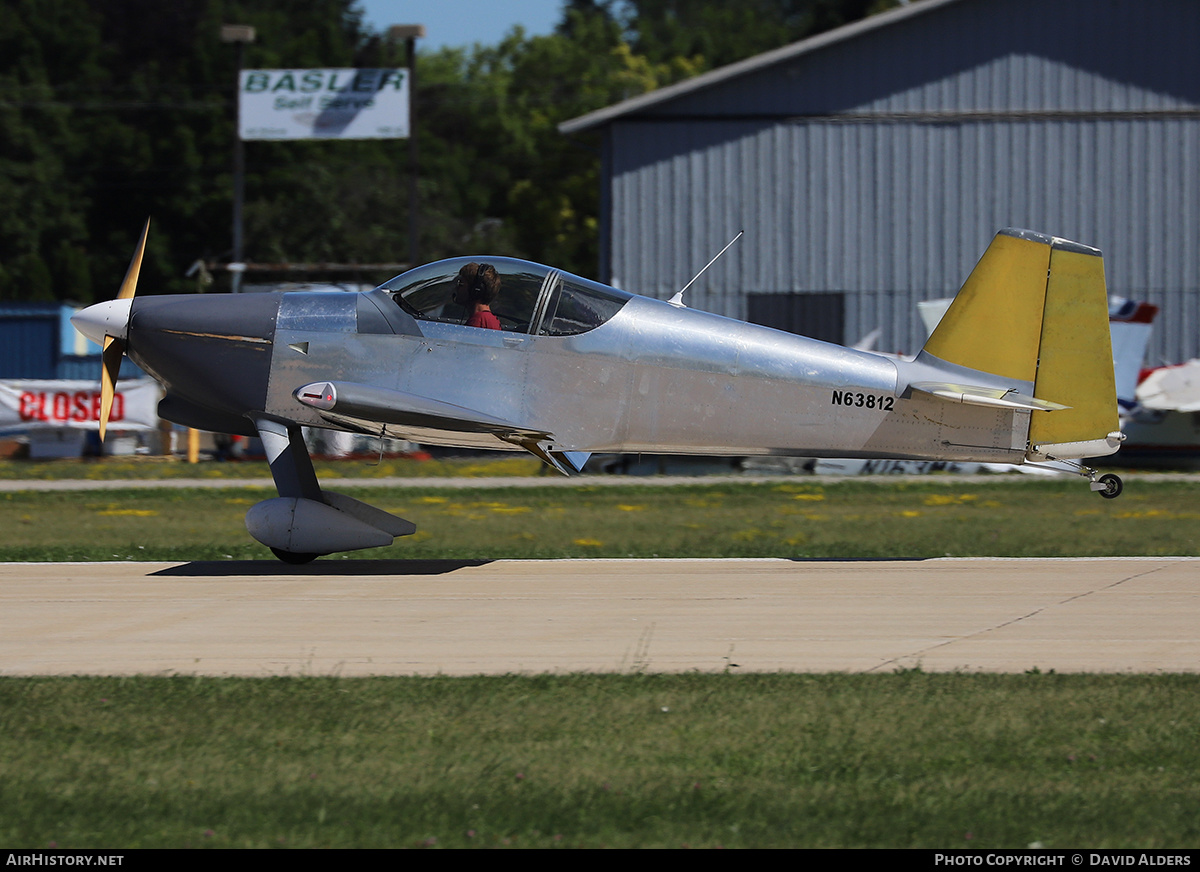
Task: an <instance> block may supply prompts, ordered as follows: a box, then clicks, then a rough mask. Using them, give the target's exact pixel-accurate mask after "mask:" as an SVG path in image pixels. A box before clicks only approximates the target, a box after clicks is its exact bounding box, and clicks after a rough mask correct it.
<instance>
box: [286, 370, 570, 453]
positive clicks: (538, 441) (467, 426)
mask: <svg viewBox="0 0 1200 872" xmlns="http://www.w3.org/2000/svg"><path fill="white" fill-rule="evenodd" d="M293 396H295V398H296V399H297V400H299V401H300V402H301V403H303V404H304V405H306V406H310V407H312V408H314V409H316V410H317V411H318V412H320V413H321V417H323V418H324V419H325V420H327V421H329V422H330V423H331V424H338V425H351V426H352V427H354V428H355V429H358V430H361V431H363V432H368V433H369V432H373V431H374V430H375V429H377V428H378V426H379V425H387V424H392V425H396V426H400V427H417V428H424V429H431V430H446V431H450V432H453V433H490V434H492V435H493V436H495V437H496V438H497V439H500V440H501V441H503V442H508V443H510V444H512V445H518V446H520V447H521V448H524V449H525V450H526V451H528V452H529V453H530V454H532V455H533V456H534V457H537V458H538V459H539V460H541V461H543V462H544V463H546V464H548V465H549V466H551V467H553V468H554V469H556V470H558V471H559V472H561V473H562V474H563V475H570V474H571V473H573V472H580V471H582V469H583V465H584V464H585V463H586V462H587V459H588V457H590V456H591V455H590V454H589V453H587V452H582V451H566V450H564V449H563V448H561V447H560V446H559V445H558V444H557V442H556V440H555V438H554V435H553V434H552V433H547V432H546V431H544V430H536V429H531V428H529V427H524V426H522V425H520V424H516V423H514V422H512V421H507V420H505V419H503V418H497V417H496V416H494V415H489V414H486V413H484V412H480V411H477V410H475V409H468V408H466V407H465V406H458V405H455V404H453V403H445V402H442V401H441V400H434V399H431V398H429V397H422V396H420V395H418V394H410V393H408V392H406V391H394V390H389V389H387V388H380V387H374V386H372V385H364V384H355V383H353V382H313V383H312V384H307V385H304V386H303V387H301V388H297V389H296V391H295V392H294V393H293Z"/></svg>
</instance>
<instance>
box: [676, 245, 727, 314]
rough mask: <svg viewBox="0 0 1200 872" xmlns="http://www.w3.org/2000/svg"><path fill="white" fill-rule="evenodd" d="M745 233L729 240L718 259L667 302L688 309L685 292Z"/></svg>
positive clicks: (711, 262) (715, 258)
mask: <svg viewBox="0 0 1200 872" xmlns="http://www.w3.org/2000/svg"><path fill="white" fill-rule="evenodd" d="M745 232H746V231H745V230H739V231H738V233H737V236H735V237H733V239H731V240H729V242H727V243H726V244H725V247H724V248H722V249H721V250H720V251H718V252H717V257H714V258H713V259H712V260H710V261H709V262H708V263H706V264H705V265H704V269H702V270H700V272H698V273H696V275H694V276H693V277H692V280H691V281H690V282H688V283H687V284H686V285H684V286H683V287H682V288H680V289H679V293H678V294H676V295H675V296H673V297H672V298H671V299H669V300H667V302H668V303H670V304H671V305H672V306H675V307H676V308H678V309H686V308H687V307H686V306H684V305H683V292H684V291H686V290H687V289H688V288H690V287H691V286H692V285H694V284H695V283H696V279H698V278H700V276H702V275H704V270H706V269H708V268H709V267H710V266H712V265H713V264H714V263H716V262H717V258H719V257H720V256H721V255H723V254H724V253H725V252H727V251H729V247H730V246H731V245H733V244H734V243H735V242H737V241H738V240H739V239H741V238H742V234H743V233H745Z"/></svg>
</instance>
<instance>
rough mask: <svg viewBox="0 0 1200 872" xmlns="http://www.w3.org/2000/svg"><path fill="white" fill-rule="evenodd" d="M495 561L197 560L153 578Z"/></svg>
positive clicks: (425, 570) (422, 571) (445, 569)
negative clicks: (300, 562) (294, 563)
mask: <svg viewBox="0 0 1200 872" xmlns="http://www.w3.org/2000/svg"><path fill="white" fill-rule="evenodd" d="M491 562H492V561H491V560H327V561H322V560H317V561H314V562H312V563H307V564H304V565H302V566H290V565H288V564H286V563H281V562H279V561H278V560H194V561H192V562H191V563H182V564H180V565H179V566H171V567H168V568H167V569H160V570H158V571H157V572H152V573H150V574H151V575H166V576H183V577H190V578H197V577H209V578H214V577H221V576H233V575H257V576H266V577H285V576H301V577H309V578H312V577H316V578H322V577H328V576H338V575H390V576H406V575H445V574H447V573H451V572H455V571H457V570H459V569H468V568H470V567H473V566H486V565H487V564H489V563H491Z"/></svg>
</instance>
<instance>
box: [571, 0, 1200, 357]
mask: <svg viewBox="0 0 1200 872" xmlns="http://www.w3.org/2000/svg"><path fill="white" fill-rule="evenodd" d="M1197 45H1200V3H1197V2H1195V0H923V2H917V3H913V4H911V5H909V6H907V7H904V8H902V9H900V10H896V11H894V12H889V13H885V14H883V15H879V16H875V17H873V18H870V19H867V20H866V21H863V22H859V23H858V24H855V25H851V26H849V27H846V28H841V29H840V30H837V31H832V32H830V33H827V34H823V35H821V36H819V37H816V38H814V39H811V40H807V41H805V42H802V43H796V44H794V45H792V46H787V47H785V48H783V49H779V50H777V51H775V52H771V53H768V54H766V55H762V56H759V57H758V58H752V59H750V60H748V61H744V62H742V63H740V64H736V65H733V66H732V67H727V68H724V69H723V70H717V71H713V72H712V73H709V74H706V75H705V76H701V77H698V78H697V79H694V80H691V81H690V82H684V83H680V84H679V85H676V86H672V87H671V88H667V89H663V90H661V91H657V92H653V93H651V94H648V95H643V96H642V97H639V98H635V99H634V100H630V101H626V102H625V103H623V104H618V105H617V106H613V107H609V108H608V109H604V110H600V111H599V112H596V113H592V114H591V115H589V116H584V117H583V118H580V119H575V120H574V121H572V122H568V123H567V124H564V125H563V130H564V131H565V132H567V133H570V134H575V133H582V132H584V131H590V130H599V131H602V132H603V135H604V153H605V163H604V185H605V187H604V190H603V206H604V214H603V216H602V218H603V222H602V223H603V225H604V237H603V238H602V250H603V251H604V255H603V257H604V261H603V262H602V263H601V265H600V266H601V273H602V277H606V278H609V279H611V280H612V281H614V282H615V283H617V284H619V285H620V286H621V287H624V288H627V289H629V290H632V291H636V292H639V293H646V294H650V295H652V296H658V297H668V296H670V295H671V294H673V293H674V292H675V291H677V290H678V289H679V288H680V287H681V286H682V285H683V284H684V283H686V282H687V280H688V279H689V278H691V276H692V275H693V274H694V273H695V272H696V271H697V270H698V269H699V268H700V267H701V266H703V265H704V263H706V262H707V261H708V259H709V258H710V257H712V255H713V254H715V253H716V252H717V251H718V250H719V249H720V248H721V246H723V245H724V244H725V242H727V241H728V240H729V238H731V237H732V236H733V235H734V234H735V233H736V232H737V231H738V230H741V229H744V230H745V231H746V237H745V238H744V239H743V240H742V241H740V242H739V243H738V244H737V245H736V246H734V248H733V249H731V250H730V252H729V253H728V254H727V255H726V256H725V257H724V258H723V259H722V260H720V261H718V262H717V264H715V265H714V266H713V268H712V269H711V270H710V271H709V272H708V273H706V274H705V276H704V277H703V278H702V279H701V280H700V281H699V282H697V284H696V285H694V286H693V287H692V288H691V289H690V290H689V291H688V295H687V297H688V298H687V303H688V304H689V305H691V306H694V307H697V308H703V309H707V310H710V311H714V312H719V313H721V314H726V315H730V316H733V317H737V318H746V317H747V316H748V315H749V314H750V310H751V304H750V301H751V300H752V299H753V297H754V296H757V295H764V294H781V295H789V294H799V295H807V294H824V295H829V294H842V295H843V301H844V311H843V313H842V318H841V330H842V336H841V340H842V341H844V342H854V341H856V340H858V339H859V338H860V337H862V336H863V335H865V334H866V333H868V332H869V331H871V330H873V329H875V328H877V327H878V328H881V330H882V336H881V339H880V341H879V343H878V345H877V347H879V348H881V349H884V350H894V351H903V352H913V351H916V350H917V349H918V348H919V347H920V345H921V344H922V342H923V339H924V331H923V329H922V328H921V326H920V322H919V319H918V317H917V314H916V303H917V302H918V301H920V300H924V299H931V298H935V297H939V296H947V295H950V294H953V293H954V292H955V291H956V290H957V289H958V288H959V286H960V285H961V283H962V281H963V279H964V278H965V277H966V275H967V274H968V273H969V272H970V270H971V268H972V267H973V266H974V264H975V261H976V260H977V259H978V257H979V256H980V254H982V252H983V250H984V248H985V247H986V246H987V244H988V242H989V240H990V239H991V237H992V236H993V235H994V233H995V231H996V230H997V229H999V228H1001V227H1006V226H1017V227H1028V228H1031V229H1034V230H1040V231H1043V232H1047V233H1052V234H1055V235H1059V236H1065V237H1068V238H1071V239H1075V240H1078V241H1080V242H1083V243H1086V244H1089V245H1094V246H1096V247H1099V248H1101V249H1103V251H1104V253H1105V264H1106V270H1107V275H1108V284H1109V291H1110V293H1113V294H1119V295H1122V296H1128V297H1133V298H1137V299H1146V300H1149V301H1151V302H1153V303H1155V304H1157V305H1159V306H1160V307H1161V308H1162V314H1161V315H1160V317H1159V320H1158V322H1157V325H1156V329H1155V332H1154V335H1153V337H1152V340H1151V348H1150V352H1149V356H1150V359H1151V360H1153V361H1172V362H1173V361H1179V360H1184V359H1187V358H1189V357H1196V356H1200V62H1197V61H1196V60H1195V46H1197ZM755 308H757V309H759V310H763V311H779V310H781V309H783V308H786V307H785V306H775V307H769V306H768V307H765V308H764V307H763V306H762V305H761V304H760V303H757V304H756V305H755ZM793 308H795V307H793ZM820 309H821V307H808V309H806V311H819V310H820ZM781 326H782V325H781ZM812 326H813V329H812V331H810V332H811V333H813V334H820V333H821V332H822V331H828V330H829V329H831V327H830V325H827V324H813V325H812ZM1002 326H1003V325H997V328H998V329H1002ZM793 329H795V328H793ZM798 332H803V331H802V330H798Z"/></svg>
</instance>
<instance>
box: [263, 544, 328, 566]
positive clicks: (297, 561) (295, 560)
mask: <svg viewBox="0 0 1200 872" xmlns="http://www.w3.org/2000/svg"><path fill="white" fill-rule="evenodd" d="M271 553H272V554H274V555H275V556H276V557H278V558H279V559H280V560H282V561H283V562H284V563H290V564H292V565H293V566H303V565H304V564H305V563H312V562H313V561H314V560H316V559H317V558H318V557H320V556H321V555H320V554H305V553H303V552H299V551H284V550H283V549H282V548H272V549H271Z"/></svg>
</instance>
